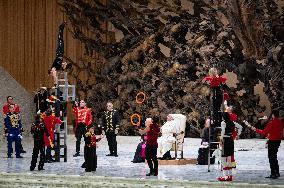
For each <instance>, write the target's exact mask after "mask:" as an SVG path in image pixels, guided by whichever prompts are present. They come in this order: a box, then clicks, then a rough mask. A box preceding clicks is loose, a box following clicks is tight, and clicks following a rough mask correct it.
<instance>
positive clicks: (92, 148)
mask: <svg viewBox="0 0 284 188" xmlns="http://www.w3.org/2000/svg"><path fill="white" fill-rule="evenodd" d="M87 128H88V132H87V133H86V134H85V148H84V158H85V165H84V164H83V165H82V166H85V167H86V169H85V171H86V172H91V171H96V168H97V154H96V147H97V144H96V143H97V142H99V141H100V140H101V139H102V138H101V137H100V138H98V139H97V138H96V134H95V129H94V127H93V126H92V125H89V126H88V127H87Z"/></svg>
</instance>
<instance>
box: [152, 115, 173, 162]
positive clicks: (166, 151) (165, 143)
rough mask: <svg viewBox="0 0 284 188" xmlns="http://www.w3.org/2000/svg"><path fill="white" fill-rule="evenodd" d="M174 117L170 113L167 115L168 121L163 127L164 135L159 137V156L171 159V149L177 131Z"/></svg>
mask: <svg viewBox="0 0 284 188" xmlns="http://www.w3.org/2000/svg"><path fill="white" fill-rule="evenodd" d="M173 120H174V118H173V116H171V115H170V114H169V115H168V116H167V122H166V123H165V124H164V125H163V126H162V127H161V133H162V136H161V137H160V138H158V153H157V157H158V158H162V159H167V160H168V159H171V154H170V150H171V148H172V146H173V143H175V140H176V139H175V137H174V134H175V133H176V132H177V131H176V124H175V122H174V121H173Z"/></svg>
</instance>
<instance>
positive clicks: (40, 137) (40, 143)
mask: <svg viewBox="0 0 284 188" xmlns="http://www.w3.org/2000/svg"><path fill="white" fill-rule="evenodd" d="M31 133H32V134H33V137H34V148H33V155H32V161H31V166H30V171H33V170H34V169H35V167H36V163H37V158H38V153H39V152H40V161H39V164H38V170H44V169H43V166H44V160H45V151H44V150H45V144H44V133H45V134H46V135H47V137H48V138H49V140H50V137H49V132H48V130H47V128H46V126H45V124H44V123H42V119H41V118H40V115H39V114H38V115H37V116H36V117H35V122H34V123H33V124H32V127H31Z"/></svg>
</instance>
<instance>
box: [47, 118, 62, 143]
mask: <svg viewBox="0 0 284 188" xmlns="http://www.w3.org/2000/svg"><path fill="white" fill-rule="evenodd" d="M43 122H44V124H45V125H46V128H47V130H48V133H49V135H50V140H49V139H48V137H47V136H46V135H44V143H45V146H47V147H49V146H50V142H52V143H54V130H55V125H58V124H62V121H61V120H60V119H59V118H58V117H55V115H51V116H45V117H44V118H43Z"/></svg>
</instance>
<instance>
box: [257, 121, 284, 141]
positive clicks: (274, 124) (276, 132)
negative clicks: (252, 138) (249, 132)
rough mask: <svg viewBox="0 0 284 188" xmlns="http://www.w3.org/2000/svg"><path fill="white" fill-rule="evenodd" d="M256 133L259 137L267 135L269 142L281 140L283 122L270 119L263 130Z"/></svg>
mask: <svg viewBox="0 0 284 188" xmlns="http://www.w3.org/2000/svg"><path fill="white" fill-rule="evenodd" d="M256 132H257V133H258V134H261V135H267V137H268V139H269V140H281V139H282V137H283V122H282V121H281V119H278V118H274V119H272V120H271V121H270V122H269V123H268V124H267V125H266V127H265V129H264V130H260V129H256Z"/></svg>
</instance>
